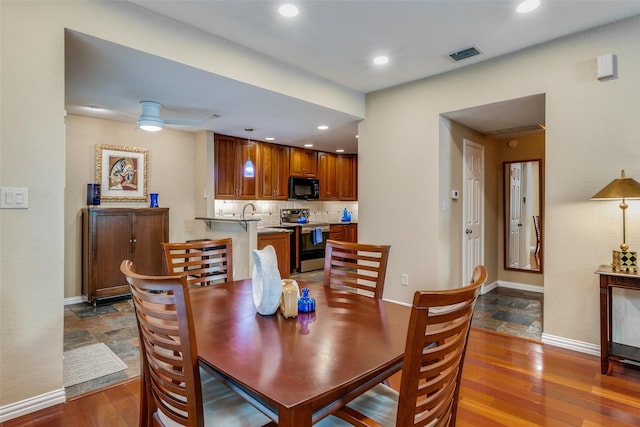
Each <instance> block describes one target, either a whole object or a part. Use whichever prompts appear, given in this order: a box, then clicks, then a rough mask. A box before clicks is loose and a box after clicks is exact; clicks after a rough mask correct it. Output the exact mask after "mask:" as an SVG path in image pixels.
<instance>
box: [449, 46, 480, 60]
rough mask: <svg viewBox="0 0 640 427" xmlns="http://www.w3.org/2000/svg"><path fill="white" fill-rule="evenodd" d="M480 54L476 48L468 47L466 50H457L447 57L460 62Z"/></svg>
mask: <svg viewBox="0 0 640 427" xmlns="http://www.w3.org/2000/svg"><path fill="white" fill-rule="evenodd" d="M478 54H480V50H479V49H478V48H477V47H468V48H466V49H462V50H459V51H457V52H453V53H450V54H449V57H450V58H451V59H453V60H454V61H461V60H463V59H466V58H471V57H472V56H476V55H478Z"/></svg>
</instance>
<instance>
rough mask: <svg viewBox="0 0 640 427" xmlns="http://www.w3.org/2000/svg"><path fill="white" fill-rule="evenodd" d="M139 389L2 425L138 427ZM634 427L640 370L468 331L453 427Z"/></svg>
mask: <svg viewBox="0 0 640 427" xmlns="http://www.w3.org/2000/svg"><path fill="white" fill-rule="evenodd" d="M391 384H392V386H394V387H397V385H398V376H395V377H394V378H393V379H392V381H391ZM139 386H140V382H139V380H132V381H130V382H128V383H125V384H122V385H118V386H115V387H113V388H109V389H106V390H103V391H99V392H95V393H92V394H89V395H84V396H81V397H78V398H76V399H74V400H71V401H69V402H67V403H66V404H64V405H58V406H57V407H54V408H49V409H45V410H42V411H39V412H37V413H35V414H31V415H27V416H24V417H20V418H17V419H14V420H11V421H8V422H5V423H3V424H2V427H14V426H83V427H89V426H96V427H102V426H104V427H118V426H137V425H138V397H139ZM639 425H640V370H638V368H634V367H631V366H628V365H623V364H618V363H616V364H614V368H613V371H612V374H611V375H610V376H603V375H601V374H600V361H599V358H598V357H595V356H589V355H585V354H583V353H576V352H572V351H569V350H564V349H560V348H557V347H552V346H546V345H544V344H541V343H538V342H534V341H531V340H527V339H522V338H517V337H511V336H508V335H504V334H498V333H494V332H491V331H487V330H483V329H480V328H475V327H474V328H472V331H471V335H470V338H469V346H468V348H467V356H466V361H465V367H464V372H463V380H462V388H461V390H460V400H459V402H458V423H457V426H459V427H470V426H473V427H478V426H482V427H484V426H488V427H491V426H508V427H514V426H517V427H520V426H554V427H555V426H583V427H594V426H607V427H610V426H639Z"/></svg>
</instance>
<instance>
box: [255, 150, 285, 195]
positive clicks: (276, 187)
mask: <svg viewBox="0 0 640 427" xmlns="http://www.w3.org/2000/svg"><path fill="white" fill-rule="evenodd" d="M259 151H260V168H259V169H258V171H257V173H258V177H259V180H260V185H259V188H258V198H260V199H263V200H287V198H288V197H289V194H288V192H289V189H288V188H287V187H288V181H289V147H287V146H285V145H277V144H268V143H260V150H259Z"/></svg>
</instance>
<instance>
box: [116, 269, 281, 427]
mask: <svg viewBox="0 0 640 427" xmlns="http://www.w3.org/2000/svg"><path fill="white" fill-rule="evenodd" d="M120 270H121V271H122V273H123V274H124V275H125V277H126V278H127V282H128V283H129V288H130V289H131V298H132V300H133V305H134V309H135V314H136V320H137V324H138V332H139V335H140V367H141V387H142V388H141V393H140V426H141V427H142V426H144V427H147V426H175V425H180V426H190V427H191V426H192V427H196V426H204V425H205V420H207V421H208V423H209V424H210V425H222V426H262V425H275V424H273V423H271V421H270V420H269V418H267V417H266V416H265V415H264V414H262V413H261V412H260V411H258V410H257V409H255V408H254V407H253V406H251V405H250V404H249V403H247V402H246V401H245V400H243V399H242V398H241V397H239V396H237V395H236V394H235V393H233V392H232V391H231V390H230V389H228V388H227V387H226V386H225V385H224V384H222V383H221V382H220V381H217V380H216V379H214V378H213V377H211V376H210V375H209V374H208V373H207V372H205V371H203V370H202V369H200V368H199V366H198V350H197V344H196V339H195V332H194V329H193V318H192V316H191V304H190V300H189V295H188V287H187V281H186V277H185V276H180V277H176V276H145V275H141V274H136V273H135V272H134V271H133V263H132V262H131V261H128V260H125V261H123V262H122V264H121V265H120Z"/></svg>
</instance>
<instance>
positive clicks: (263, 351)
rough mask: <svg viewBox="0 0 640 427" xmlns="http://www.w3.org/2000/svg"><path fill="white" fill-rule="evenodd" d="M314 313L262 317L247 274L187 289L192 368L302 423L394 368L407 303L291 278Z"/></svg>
mask: <svg viewBox="0 0 640 427" xmlns="http://www.w3.org/2000/svg"><path fill="white" fill-rule="evenodd" d="M299 287H300V288H301V289H302V288H303V287H306V288H308V289H309V296H310V297H312V298H314V299H315V311H312V312H308V313H298V315H297V316H296V317H289V318H285V317H284V316H282V315H281V314H280V311H279V310H278V311H277V312H276V313H275V314H273V315H268V316H265V315H262V314H259V313H258V312H257V310H256V306H255V304H254V301H253V292H252V282H251V279H244V280H237V281H234V282H229V283H224V284H218V285H214V286H203V287H199V288H192V289H190V290H189V297H190V303H191V309H192V314H193V325H194V329H195V334H196V343H197V352H198V359H199V363H200V366H201V367H202V368H203V369H205V370H206V371H208V372H210V373H211V374H212V375H213V376H214V377H216V378H218V379H219V380H221V381H223V382H224V383H225V384H227V385H228V386H229V387H231V388H232V389H233V390H234V391H235V392H237V393H238V394H239V395H240V396H242V397H243V398H244V399H246V400H247V401H249V402H251V403H252V404H253V405H254V406H255V407H257V408H258V409H259V410H261V411H262V412H263V413H264V414H266V415H267V416H268V417H269V418H271V419H272V420H273V421H274V422H276V423H277V424H278V425H279V426H286V427H306V426H311V425H313V423H315V422H317V421H319V420H321V419H323V418H324V417H326V416H329V415H331V414H332V413H334V412H335V411H337V410H338V409H340V408H341V407H343V406H344V405H345V404H346V403H348V402H349V401H351V400H353V399H354V398H356V397H358V396H359V395H361V394H362V393H364V392H366V391H367V390H368V389H370V388H371V387H373V386H374V385H376V384H378V383H380V382H381V381H384V380H385V379H387V378H389V377H390V376H391V375H393V374H394V373H396V372H398V371H399V370H400V369H401V368H402V359H403V355H404V348H405V341H406V336H407V328H408V324H409V316H410V312H411V308H410V306H408V305H403V304H400V303H394V302H391V301H385V300H381V299H375V298H372V297H369V296H366V295H362V294H357V293H355V292H351V291H345V290H338V289H333V288H331V287H329V286H323V285H322V283H304V282H299Z"/></svg>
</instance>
